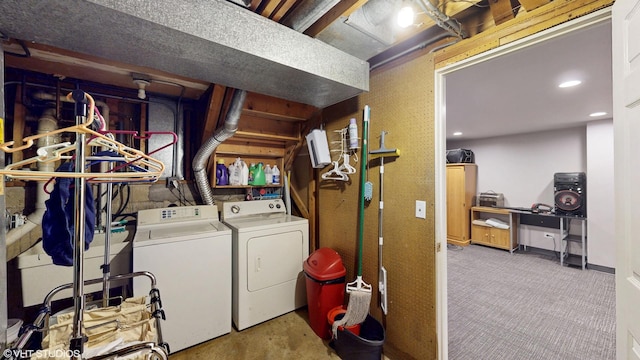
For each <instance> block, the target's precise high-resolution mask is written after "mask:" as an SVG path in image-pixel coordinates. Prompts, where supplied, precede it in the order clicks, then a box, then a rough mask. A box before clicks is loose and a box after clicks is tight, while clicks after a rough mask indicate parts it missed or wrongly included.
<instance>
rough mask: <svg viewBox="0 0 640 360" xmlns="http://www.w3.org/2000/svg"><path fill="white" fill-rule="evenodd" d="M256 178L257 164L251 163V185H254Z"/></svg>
mask: <svg viewBox="0 0 640 360" xmlns="http://www.w3.org/2000/svg"><path fill="white" fill-rule="evenodd" d="M255 176H256V163H251V165H249V181H248V183H249V185H254V184H253V181H254V179H255Z"/></svg>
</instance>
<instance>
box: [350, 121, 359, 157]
mask: <svg viewBox="0 0 640 360" xmlns="http://www.w3.org/2000/svg"><path fill="white" fill-rule="evenodd" d="M357 148H358V124H356V119H355V118H351V121H350V122H349V150H356V149H357Z"/></svg>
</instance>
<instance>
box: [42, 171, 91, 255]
mask: <svg viewBox="0 0 640 360" xmlns="http://www.w3.org/2000/svg"><path fill="white" fill-rule="evenodd" d="M56 171H66V172H69V171H73V163H72V162H66V163H63V164H62V165H60V167H59V168H58V169H57V170H56ZM74 182H75V179H73V178H56V182H55V185H54V187H53V191H52V192H51V196H50V198H49V200H47V201H45V206H46V208H47V209H46V211H45V213H44V216H43V217H42V246H43V248H44V251H45V252H46V253H47V254H48V255H49V256H51V258H52V260H53V263H54V264H55V265H62V266H73V244H74V237H75V204H74V202H75V196H73V191H72V190H73V185H74ZM85 188H86V199H87V201H85V204H84V208H85V231H84V248H85V250H87V249H89V244H90V243H91V241H92V240H93V231H94V229H95V223H96V220H95V215H96V209H95V205H94V203H93V194H92V193H91V186H90V185H89V184H88V183H87V184H86V185H85Z"/></svg>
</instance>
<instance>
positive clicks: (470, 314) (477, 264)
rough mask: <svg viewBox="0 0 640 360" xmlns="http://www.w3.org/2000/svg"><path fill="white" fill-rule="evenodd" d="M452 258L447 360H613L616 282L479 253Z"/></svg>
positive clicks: (550, 263)
mask: <svg viewBox="0 0 640 360" xmlns="http://www.w3.org/2000/svg"><path fill="white" fill-rule="evenodd" d="M447 256H448V257H447V259H448V269H447V273H448V314H449V323H448V325H449V359H450V360H476V359H487V360H489V359H491V360H500V359H504V360H517V359H522V360H533V359H535V360H538V359H543V360H553V359H563V360H613V359H615V280H614V277H615V275H613V274H608V273H604V272H600V271H595V270H588V269H587V270H580V269H578V268H572V267H561V266H560V264H559V260H557V259H555V258H553V257H547V256H544V255H539V254H535V253H524V252H515V253H514V254H513V255H511V254H509V252H507V251H503V250H498V249H493V248H489V247H483V246H480V245H470V246H467V247H464V248H463V249H462V250H454V249H449V251H448V255H447Z"/></svg>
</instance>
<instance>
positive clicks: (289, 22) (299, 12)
mask: <svg viewBox="0 0 640 360" xmlns="http://www.w3.org/2000/svg"><path fill="white" fill-rule="evenodd" d="M339 2H340V0H307V1H303V2H302V3H300V5H298V6H296V8H295V9H293V11H292V12H291V14H290V15H287V17H286V18H285V19H284V21H283V22H282V24H283V25H285V26H288V27H290V28H292V29H293V30H295V31H298V32H305V30H307V29H308V28H309V27H310V26H311V25H313V24H314V23H315V22H316V21H318V20H319V19H320V18H321V17H322V16H323V15H324V14H326V13H327V12H328V11H329V10H331V8H333V7H334V6H335V5H336V4H337V3H339Z"/></svg>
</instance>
